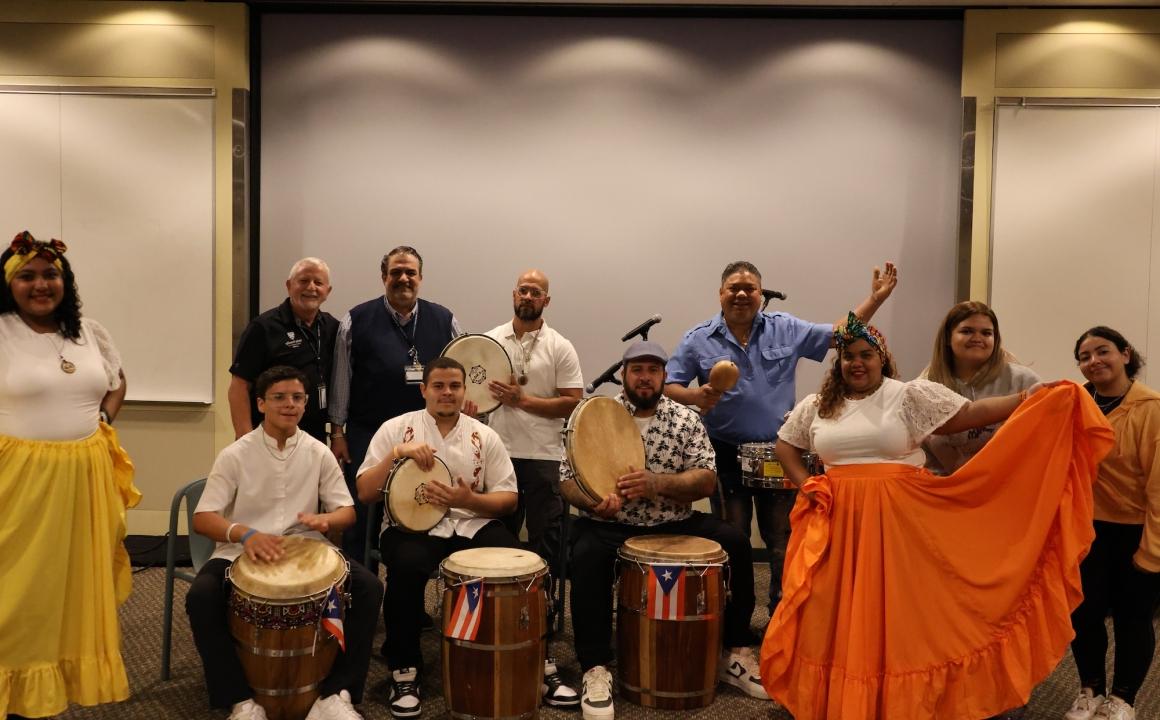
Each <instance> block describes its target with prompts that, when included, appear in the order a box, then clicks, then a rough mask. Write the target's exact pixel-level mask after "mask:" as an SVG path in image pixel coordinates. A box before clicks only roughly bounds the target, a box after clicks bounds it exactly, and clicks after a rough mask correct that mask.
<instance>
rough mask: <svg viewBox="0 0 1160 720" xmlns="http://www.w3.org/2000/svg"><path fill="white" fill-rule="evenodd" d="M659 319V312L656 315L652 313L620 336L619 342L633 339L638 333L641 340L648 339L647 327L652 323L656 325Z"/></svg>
mask: <svg viewBox="0 0 1160 720" xmlns="http://www.w3.org/2000/svg"><path fill="white" fill-rule="evenodd" d="M660 321H661V314H660V313H657V314H656V315H653V316H652V317H650V318H649V319H648V320H645V321H644V322H642V323H641V324H640V325H637V326H636V327H634V328H633V329H631V330H629V331H628V332H627V333H625V334H624V337H622V338H621V339H620V341H621V342H628V341H629V340H631V339H633V338H634V337H636V336H637V335H640V336H641V339H643V340H648V329H649V328H650V327H652V326H653V325H656V324H657V323H659V322H660Z"/></svg>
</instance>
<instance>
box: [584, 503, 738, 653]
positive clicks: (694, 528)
mask: <svg viewBox="0 0 1160 720" xmlns="http://www.w3.org/2000/svg"><path fill="white" fill-rule="evenodd" d="M661 534H671V535H695V536H697V537H703V538H708V539H710V540H716V541H717V542H718V543H719V544H720V545H721V547H722V549H724V550H725V552H726V553H728V555H729V576H728V577H729V590H730V593H729V596H728V598H727V600H726V602H725V617H724V625H725V628H724V630H725V633H724V634H725V647H744V646H746V645H752V644H754V643H755V642H756V638H754V637H753V634H752V633H751V632H750V630H749V620H750V617H751V616H752V615H753V605H754V596H753V555H752V551H751V550H750V548H749V539H748V538H746V537H743V536H742V535H741V533H739V532H737V529H736V528H734V527H733V526H731V525H727V524H725V523H724V522H722V521H720V520H718V519H717V518H716V517H714V516H712V515H706V514H705V513H700V512H695V513H693V516H692V517H690V518H687V519H685V520H678V521H677V522H671V523H664V524H662V525H652V526H648V527H644V526H637V525H625V524H622V523H614V522H602V521H600V520H593V519H592V518H588V517H581V518H579V519H578V520H577V521H576V525H575V531H574V532H573V533H572V537H573V538H574V539H573V542H572V562H571V565H569V568H568V569H569V574H570V577H571V580H572V591H571V597H572V630H573V632H574V635H575V641H576V659H577V660H579V661H580V667H581V668H582V669H583V670H585V671H587V670H589V669H590V668H592V667H595V666H596V665H607V664H608V663H609V662H611V661H612V659H613V653H612V583H613V580H615V577H614V572H615V563H616V551H617V549H619V548H620V546H621V545H623V544H624V541H625V540H627V539H629V538H631V537H637V536H639V535H661ZM678 660H679V659H676V658H674V661H678Z"/></svg>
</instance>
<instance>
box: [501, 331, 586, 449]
mask: <svg viewBox="0 0 1160 720" xmlns="http://www.w3.org/2000/svg"><path fill="white" fill-rule="evenodd" d="M487 336H488V337H490V338H492V339H494V340H496V341H497V342H499V343H500V344H501V345H503V349H504V350H506V351H507V354H508V357H510V358H511V361H512V368H513V369H514V370H515V375H516V377H517V378H519V376H520V374H521V373H526V374H527V376H528V383H527V385H524V386H523V391H524V392H526V393H528V394H529V395H534V396H536V397H542V398H554V397H559V396H560V393H559V392H557V389H558V388H564V389H579V388H583V387H584V376H583V374H582V373H581V371H580V358H579V356H577V355H576V348H574V347H572V343H571V342H569V341H568V340H567V339H566V338H565V337H564V336H563V335H561V334H560V333H558V332H556V331H555V330H553V329H552V328H550V327H548V323H547V322H545V323H544V324H542V325H541V326H540V329H539V330H536V331H534V332H526V333H524V336H523V337H522V338H519V339H517V338H516V332H515V329H514V328H513V327H512V324H511V323H510V322H506V323H504V324H503V325H500V326H499V327H496V328H492V329H491V330H489V331H488V332H487ZM488 425H490V426H491V428H492V429H493V430H495V431H496V432H497V433H499V436H500V438H502V439H503V443H504V445H505V446H506V447H507V449H508V453H509V454H510V455H511V456H512V457H515V458H525V459H528V460H554V461H559V460H562V459H563V458H564V442H563V438H562V437H561V435H560V432H561V431H562V430H563V429H564V420H563V419H561V418H545V417H540V416H539V415H533V414H532V413H529V412H525V411H523V410H516V409H515V408H510V407H508V406H506V405H500V406H499V407H498V408H496V409H495V411H494V412H492V413H491V415H490V416H489V417H488Z"/></svg>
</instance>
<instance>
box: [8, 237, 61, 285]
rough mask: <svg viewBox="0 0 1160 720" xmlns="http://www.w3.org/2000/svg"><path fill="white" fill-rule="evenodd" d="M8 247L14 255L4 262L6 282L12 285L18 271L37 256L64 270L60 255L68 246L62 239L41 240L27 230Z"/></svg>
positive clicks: (13, 239)
mask: <svg viewBox="0 0 1160 720" xmlns="http://www.w3.org/2000/svg"><path fill="white" fill-rule="evenodd" d="M8 249H9V250H11V251H12V257H10V258H8V261H7V262H6V263H4V283H5V284H6V285H11V284H12V278H14V277H16V273H18V272H20V269H21V268H23V267H24V266H25V265H27V264H28V263H30V262H32V261H33V260H35V259H36V258H44V259H45V260H47V261H49V262H50V263H52V264H53V265H55V266H56V269H57V270H63V268H62V267H61V264H60V256H61V255H64V253H65V251H66V250H68V246H66V245H65V244H64V243H62V242H61V241H60V240H49V241H48V242H41V241H40V240H37V239H36V238H34V237H32V233H30V232H28V231H27V230H25V231H24V232H22V233H18V234H17V235H16V237H14V238H12V244H11V245H9V246H8Z"/></svg>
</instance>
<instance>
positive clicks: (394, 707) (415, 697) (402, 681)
mask: <svg viewBox="0 0 1160 720" xmlns="http://www.w3.org/2000/svg"><path fill="white" fill-rule="evenodd" d="M387 707H388V708H390V710H391V714H392V715H394V716H395V717H397V718H409V717H418V716H419V715H422V714H423V702H422V700H420V698H419V668H413V667H409V668H399V669H398V670H395V671H393V672H391V692H390V695H388V697H387Z"/></svg>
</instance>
